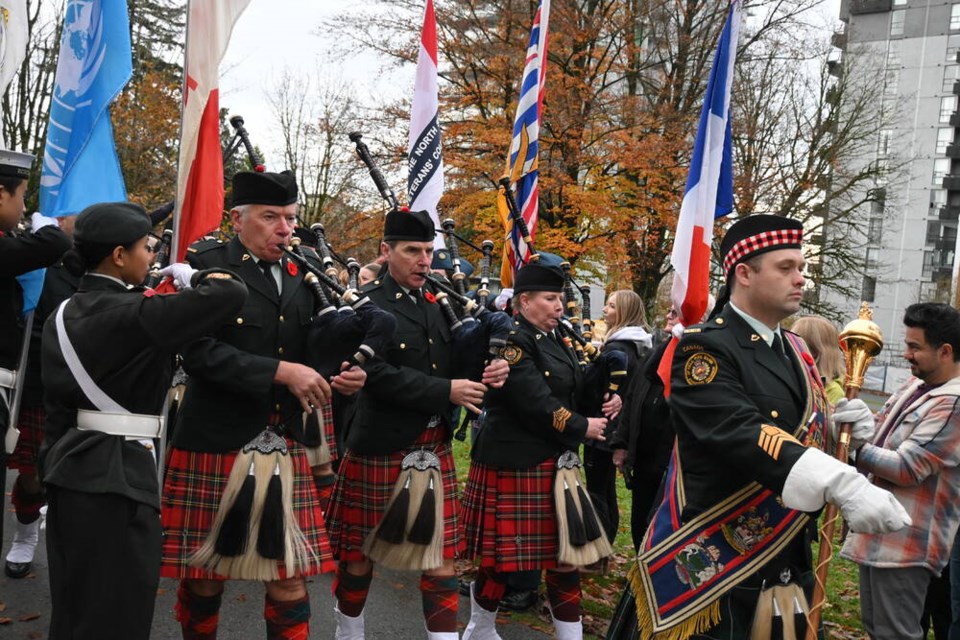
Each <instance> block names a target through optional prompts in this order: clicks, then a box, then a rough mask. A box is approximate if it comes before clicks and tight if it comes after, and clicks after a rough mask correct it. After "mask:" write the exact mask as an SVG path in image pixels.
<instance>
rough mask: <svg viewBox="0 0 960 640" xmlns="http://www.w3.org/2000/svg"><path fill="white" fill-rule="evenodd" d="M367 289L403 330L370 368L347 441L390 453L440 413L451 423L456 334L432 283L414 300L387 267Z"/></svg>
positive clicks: (357, 448) (356, 447)
mask: <svg viewBox="0 0 960 640" xmlns="http://www.w3.org/2000/svg"><path fill="white" fill-rule="evenodd" d="M363 291H364V293H366V294H367V295H368V296H369V297H370V300H371V301H372V302H373V303H375V304H376V305H377V306H379V307H380V308H381V309H383V310H384V311H387V312H389V313H390V314H392V315H393V316H394V317H395V318H396V320H397V329H396V332H395V333H394V336H393V339H392V340H391V341H390V345H389V346H388V347H387V349H386V352H385V353H384V354H378V355H377V357H376V358H373V359H372V360H370V361H369V362H367V364H366V365H365V366H364V369H366V371H367V382H366V384H365V385H364V388H363V391H361V393H360V397H359V399H358V402H357V406H356V412H355V414H354V415H353V419H352V421H351V423H350V427H349V431H348V432H347V437H346V442H347V447H348V448H349V449H350V450H351V451H353V452H355V453H359V454H361V455H385V454H388V453H392V452H395V451H400V450H402V449H404V448H406V447H408V446H409V445H410V444H412V443H413V442H414V441H415V440H416V439H417V437H418V436H419V435H420V434H421V433H422V432H423V430H424V429H426V428H427V425H428V424H429V423H430V420H431V418H433V417H434V416H438V417H440V418H441V419H442V420H443V421H444V423H445V424H447V425H449V422H450V414H451V411H452V409H453V407H452V405H451V404H450V380H451V379H452V378H453V377H454V373H453V364H452V362H453V353H452V349H451V340H452V336H451V333H450V328H449V326H448V325H447V321H446V319H445V318H444V317H443V314H442V312H441V311H440V305H439V304H437V303H436V302H431V301H430V298H432V297H433V293H434V292H433V291H432V290H431V289H430V285H428V284H426V285H424V287H423V291H424V292H425V294H424V297H423V298H422V299H420V301H419V302H414V301H413V300H412V299H411V298H410V296H409V295H408V294H407V293H405V292H404V290H403V289H402V288H400V285H398V284H397V283H396V281H395V280H394V279H393V278H392V277H391V276H390V274H389V273H388V272H387V271H386V270H385V271H383V272H382V274H381V276H380V277H379V278H378V279H376V280H374V281H373V282H371V283H369V284H368V285H367V286H366V287H364V289H363ZM427 292H429V295H427ZM449 431H450V430H449V429H448V437H449Z"/></svg>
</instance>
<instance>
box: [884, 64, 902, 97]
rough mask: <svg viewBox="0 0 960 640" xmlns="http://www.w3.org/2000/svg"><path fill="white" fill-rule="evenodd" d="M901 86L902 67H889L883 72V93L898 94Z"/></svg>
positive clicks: (888, 94)
mask: <svg viewBox="0 0 960 640" xmlns="http://www.w3.org/2000/svg"><path fill="white" fill-rule="evenodd" d="M899 87H900V69H887V70H886V72H885V73H884V74H883V93H884V95H887V96H895V95H897V89H899Z"/></svg>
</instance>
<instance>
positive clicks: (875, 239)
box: [867, 218, 883, 245]
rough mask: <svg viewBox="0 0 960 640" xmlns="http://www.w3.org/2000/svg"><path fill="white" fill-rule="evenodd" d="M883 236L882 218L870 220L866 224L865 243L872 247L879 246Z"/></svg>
mask: <svg viewBox="0 0 960 640" xmlns="http://www.w3.org/2000/svg"><path fill="white" fill-rule="evenodd" d="M882 236H883V218H870V220H869V222H868V223H867V242H868V243H870V244H874V245H879V244H880V239H881V237H882Z"/></svg>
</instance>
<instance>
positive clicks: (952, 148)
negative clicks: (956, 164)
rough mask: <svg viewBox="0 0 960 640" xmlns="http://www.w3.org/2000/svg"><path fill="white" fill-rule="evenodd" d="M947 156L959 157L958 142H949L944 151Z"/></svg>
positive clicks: (959, 143)
mask: <svg viewBox="0 0 960 640" xmlns="http://www.w3.org/2000/svg"><path fill="white" fill-rule="evenodd" d="M945 153H946V154H947V157H948V158H960V142H951V143H950V144H948V145H947V149H946V151H945Z"/></svg>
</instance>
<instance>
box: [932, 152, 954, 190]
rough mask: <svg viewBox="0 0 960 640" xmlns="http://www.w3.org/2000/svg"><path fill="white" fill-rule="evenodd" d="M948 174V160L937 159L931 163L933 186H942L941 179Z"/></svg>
mask: <svg viewBox="0 0 960 640" xmlns="http://www.w3.org/2000/svg"><path fill="white" fill-rule="evenodd" d="M949 173H950V158H937V159H936V160H934V161H933V185H934V186H936V187H940V186H943V179H944V178H945V177H946V176H947V175H948V174H949Z"/></svg>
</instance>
